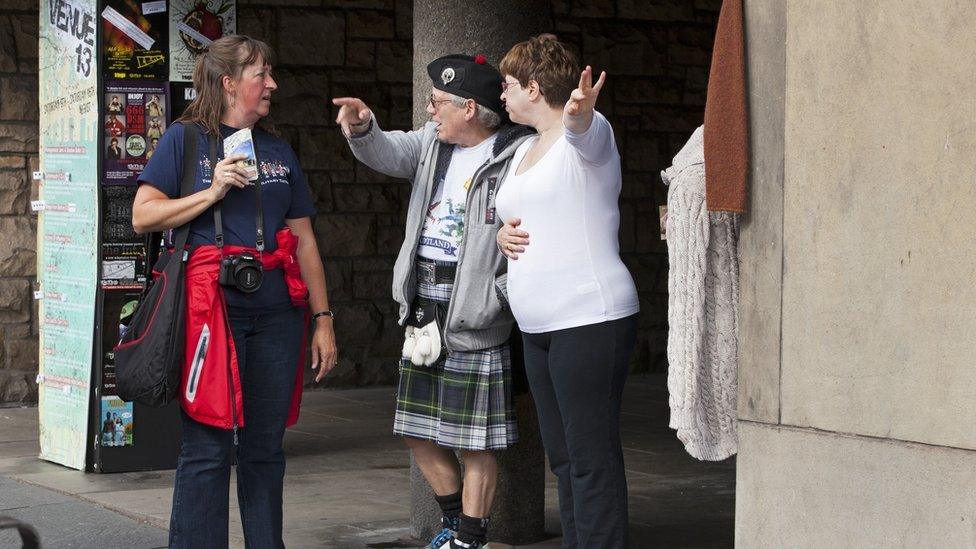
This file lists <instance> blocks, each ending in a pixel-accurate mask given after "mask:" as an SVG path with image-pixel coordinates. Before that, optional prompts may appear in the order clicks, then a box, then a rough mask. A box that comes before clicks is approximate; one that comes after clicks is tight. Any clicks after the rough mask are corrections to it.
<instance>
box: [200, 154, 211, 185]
mask: <svg viewBox="0 0 976 549" xmlns="http://www.w3.org/2000/svg"><path fill="white" fill-rule="evenodd" d="M210 168H211V165H210V158H209V157H207V156H204V157H203V158H202V159H201V160H200V170H201V171H202V172H203V173H202V175H203V177H204V179H210Z"/></svg>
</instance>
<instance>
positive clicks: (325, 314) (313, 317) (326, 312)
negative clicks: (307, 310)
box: [312, 311, 335, 322]
mask: <svg viewBox="0 0 976 549" xmlns="http://www.w3.org/2000/svg"><path fill="white" fill-rule="evenodd" d="M320 316H327V317H329V318H335V313H333V312H332V311H319V312H317V313H315V314H314V315H312V322H315V319H316V318H318V317H320Z"/></svg>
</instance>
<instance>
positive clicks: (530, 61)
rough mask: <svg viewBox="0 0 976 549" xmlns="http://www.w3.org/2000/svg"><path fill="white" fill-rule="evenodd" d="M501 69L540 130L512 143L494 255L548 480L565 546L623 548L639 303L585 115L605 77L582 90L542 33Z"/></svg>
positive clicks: (615, 171) (613, 192)
mask: <svg viewBox="0 0 976 549" xmlns="http://www.w3.org/2000/svg"><path fill="white" fill-rule="evenodd" d="M499 68H500V70H501V73H502V76H503V77H504V79H505V80H504V82H503V83H502V99H504V100H505V104H506V107H505V108H506V110H507V111H508V113H509V116H511V119H512V121H513V122H517V123H520V124H527V125H529V126H532V127H533V128H535V129H536V131H537V132H538V134H539V135H538V136H537V137H534V138H530V139H529V140H528V141H526V142H525V143H523V144H522V146H521V147H519V149H518V151H517V152H516V153H515V157H514V159H513V161H512V162H513V163H512V165H513V166H515V169H514V170H512V171H510V172H509V175H508V176H507V177H506V179H505V181H504V183H503V184H502V185H501V190H500V191H499V192H498V196H497V198H496V209H497V212H498V214H499V215H501V219H504V220H505V226H504V227H503V228H502V229H501V230H500V231H499V232H498V245H499V248H500V249H501V250H502V252H503V253H505V255H506V256H507V257H508V258H509V263H508V281H507V292H508V300H509V304H510V306H511V308H512V312H513V313H514V315H515V319H516V320H517V321H518V324H519V328H520V329H521V330H522V337H523V341H524V347H525V367H526V371H527V373H528V378H529V384H530V386H531V388H532V394H533V396H534V398H535V403H536V408H537V411H538V414H539V423H540V426H541V430H542V440H543V444H544V445H545V447H546V453H547V455H548V457H549V465H550V468H551V469H552V472H553V473H554V474H555V475H556V476H557V477H558V479H559V507H560V517H561V520H562V525H563V547H586V548H592V547H626V546H627V481H626V478H625V476H624V464H623V452H622V450H621V447H620V429H619V423H620V399H621V394H622V392H623V386H624V381H625V380H626V377H627V371H628V363H629V359H630V354H631V351H632V350H633V347H634V341H635V338H636V329H637V312H638V303H637V292H636V290H635V288H634V281H633V279H632V278H631V276H630V273H629V272H628V271H627V268H626V267H625V266H624V264H623V262H622V261H621V260H620V246H619V243H618V241H617V230H618V228H619V224H620V211H619V209H618V207H617V198H618V196H619V195H620V184H621V178H620V155H619V154H618V152H617V146H616V144H615V142H614V137H613V129H612V128H611V127H610V124H609V122H607V119H606V118H604V116H603V115H601V114H600V113H598V112H596V111H594V109H593V107H594V104H595V103H596V98H597V96H598V95H599V93H600V89H601V88H602V87H603V84H604V82H605V80H606V74H605V73H602V74H601V75H600V78H599V80H598V81H597V82H596V84H593V76H592V75H593V73H592V70H591V69H590V67H586V69H585V70H583V71H582V73H580V70H579V65H578V64H577V62H576V59H575V57H574V56H573V54H572V53H570V52H569V51H568V50H567V49H566V48H565V47H564V46H563V45H562V44H561V43H560V42H559V41H558V40H557V39H556V37H555V36H553V35H549V34H544V35H541V36H537V37H535V38H532V39H531V40H528V41H526V42H522V43H520V44H517V45H515V47H513V48H512V49H511V50H510V51H509V52H508V54H506V56H505V58H504V59H502V62H501V64H500V67H499ZM577 81H578V86H577ZM574 88H575V89H574Z"/></svg>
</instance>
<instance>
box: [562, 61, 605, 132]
mask: <svg viewBox="0 0 976 549" xmlns="http://www.w3.org/2000/svg"><path fill="white" fill-rule="evenodd" d="M606 80H607V73H606V71H601V72H600V78H599V79H598V80H597V81H596V84H594V83H593V68H592V67H590V66H589V65H587V66H586V68H585V69H583V74H581V75H580V81H579V86H577V88H576V89H575V90H573V92H572V93H571V94H569V101H566V106H565V107H564V108H563V124H564V125H565V126H566V128H568V129H569V131H571V132H573V133H583V132H585V131H586V130H587V128H589V127H590V122H592V121H593V107H594V106H595V105H596V98H597V97H598V96H599V95H600V90H601V89H603V84H604V83H605V82H606Z"/></svg>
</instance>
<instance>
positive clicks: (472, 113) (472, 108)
mask: <svg viewBox="0 0 976 549" xmlns="http://www.w3.org/2000/svg"><path fill="white" fill-rule="evenodd" d="M476 116H478V103H477V102H475V100H474V99H469V100H468V104H467V106H466V107H465V108H464V119H465V120H466V121H471V120H474V119H475V117H476Z"/></svg>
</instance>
